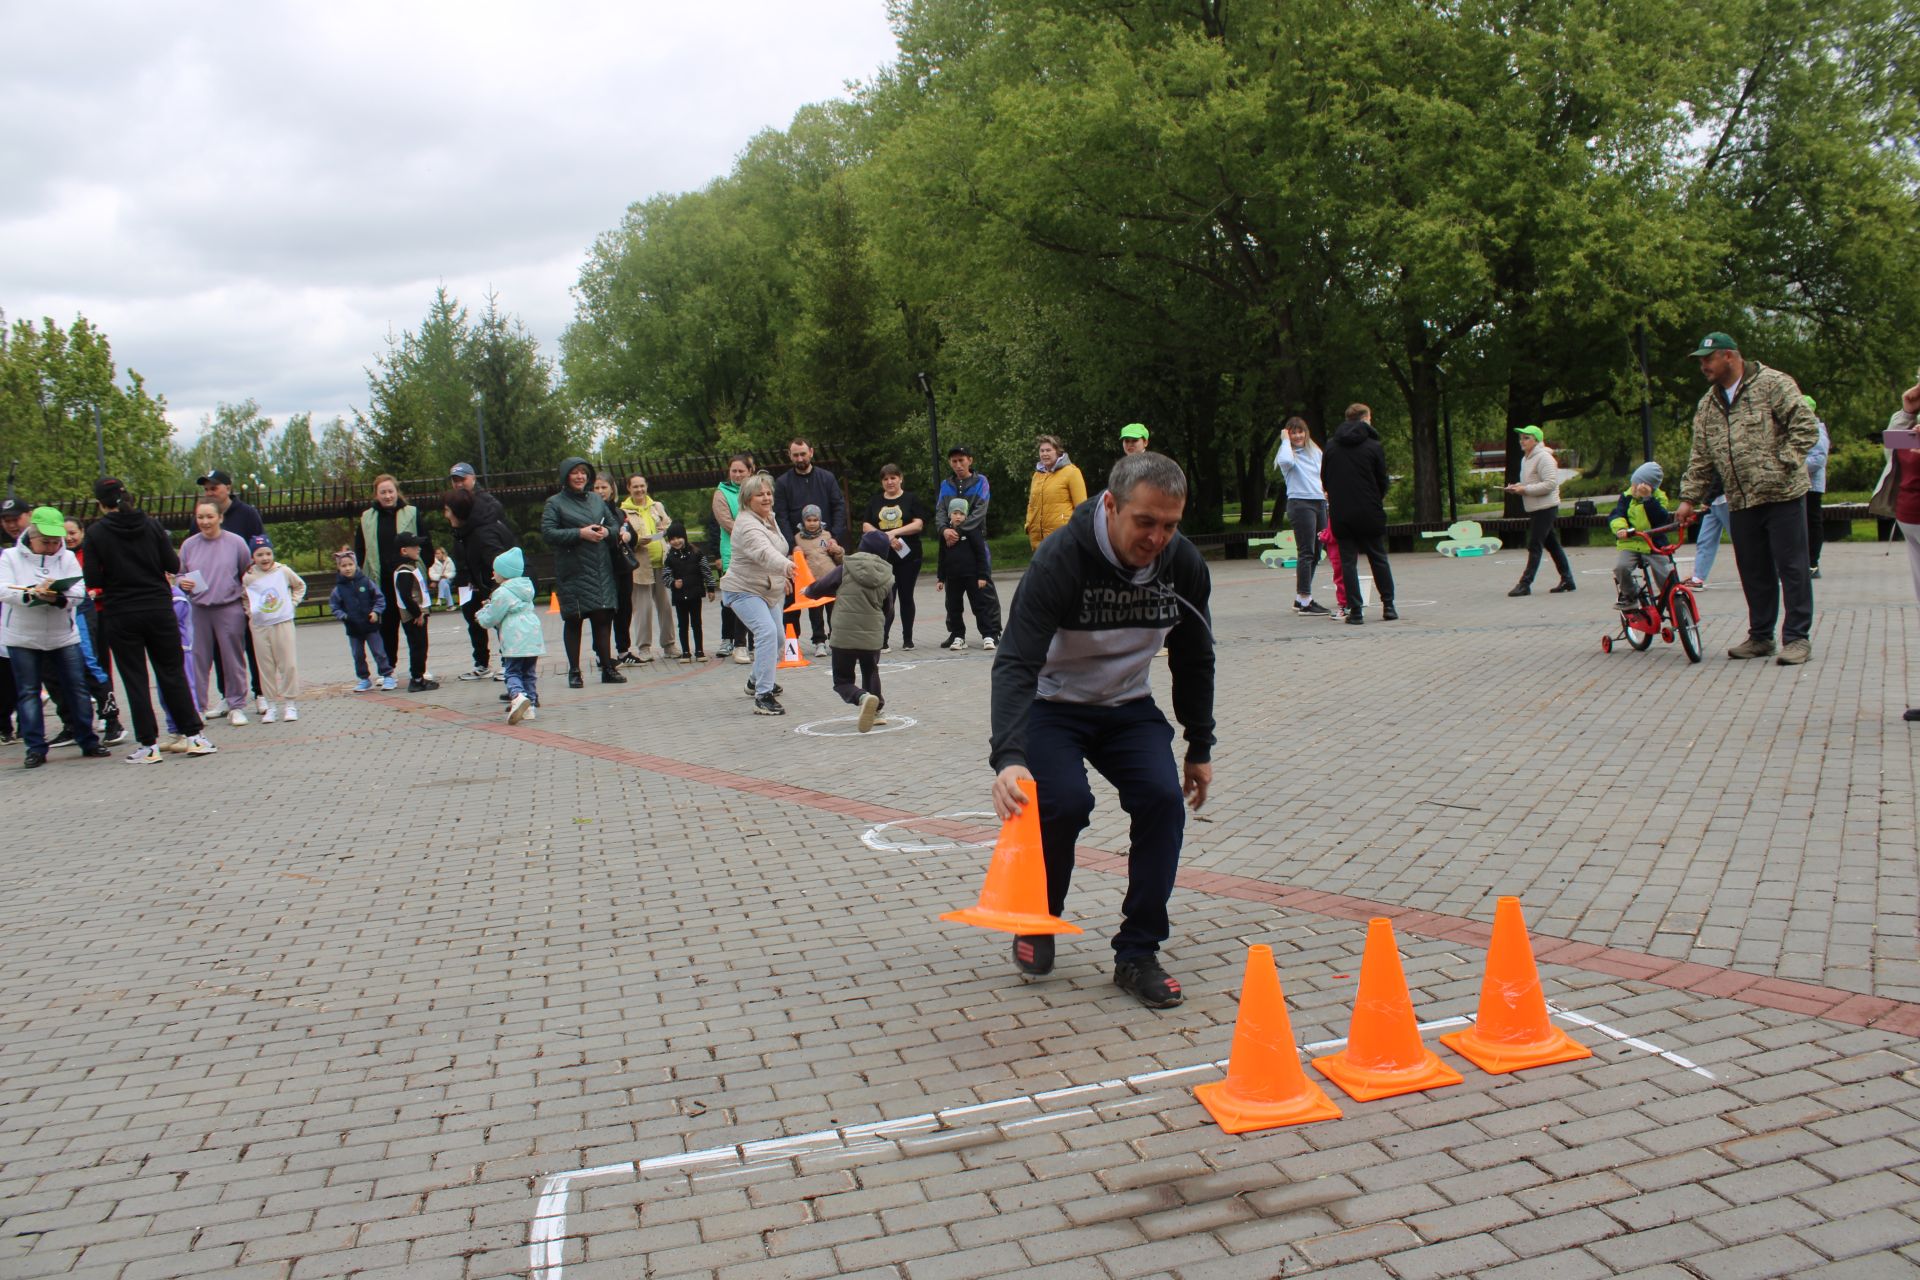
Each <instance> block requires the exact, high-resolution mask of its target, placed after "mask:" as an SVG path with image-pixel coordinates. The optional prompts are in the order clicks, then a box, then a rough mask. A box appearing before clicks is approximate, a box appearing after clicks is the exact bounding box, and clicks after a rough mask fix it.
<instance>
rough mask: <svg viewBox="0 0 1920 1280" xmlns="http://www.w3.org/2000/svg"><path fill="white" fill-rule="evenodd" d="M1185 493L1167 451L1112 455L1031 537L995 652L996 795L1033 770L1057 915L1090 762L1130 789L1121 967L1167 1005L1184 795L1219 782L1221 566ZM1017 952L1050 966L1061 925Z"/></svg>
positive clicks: (1081, 818) (1125, 978)
mask: <svg viewBox="0 0 1920 1280" xmlns="http://www.w3.org/2000/svg"><path fill="white" fill-rule="evenodd" d="M1186 503H1187V478H1186V475H1185V474H1184V473H1183V472H1182V471H1181V470H1180V467H1179V464H1178V463H1176V462H1174V461H1173V460H1172V459H1171V458H1168V457H1166V456H1165V455H1164V454H1158V453H1136V454H1130V455H1128V456H1127V457H1124V458H1122V459H1121V460H1120V461H1119V462H1117V463H1115V464H1114V467H1113V471H1112V473H1111V474H1110V475H1109V477H1108V479H1107V489H1106V491H1105V492H1103V493H1100V494H1098V495H1096V496H1094V497H1092V498H1090V499H1088V500H1087V501H1086V502H1083V503H1081V504H1080V506H1079V507H1077V508H1075V510H1074V513H1073V518H1072V519H1071V520H1069V521H1068V522H1067V526H1066V529H1065V531H1064V536H1058V535H1057V536H1055V537H1051V538H1048V539H1047V540H1046V541H1045V542H1042V543H1041V544H1040V547H1039V549H1038V550H1036V551H1035V552H1034V555H1033V562H1032V563H1031V564H1030V565H1029V566H1028V567H1027V572H1026V576H1025V577H1024V578H1022V579H1021V582H1020V587H1019V590H1018V592H1017V593H1016V594H1015V596H1014V601H1013V607H1012V609H1011V610H1010V623H1009V625H1008V627H1007V630H1006V631H1005V632H1004V634H1003V635H1002V637H1001V642H1000V652H999V653H998V654H997V655H996V656H995V659H994V664H993V698H992V718H993V737H992V745H991V755H990V757H989V759H990V762H991V764H992V766H993V769H994V771H995V774H996V776H995V778H994V782H993V805H994V808H995V810H997V811H998V812H999V814H1000V817H1001V818H1002V820H1005V819H1006V818H1008V817H1011V816H1012V815H1013V814H1014V813H1015V812H1017V811H1018V810H1019V809H1021V808H1022V807H1024V804H1025V801H1024V799H1023V797H1022V795H1021V792H1020V789H1019V785H1018V780H1019V779H1021V778H1031V779H1033V781H1034V785H1035V790H1036V793H1037V795H1038V797H1039V805H1040V841H1041V845H1042V847H1043V848H1044V850H1045V853H1046V863H1047V899H1048V908H1049V910H1051V911H1052V912H1053V913H1054V914H1055V915H1058V914H1059V913H1060V911H1061V910H1062V908H1063V907H1064V906H1065V905H1066V898H1067V887H1068V884H1069V882H1070V881H1071V879H1072V876H1073V849H1074V844H1075V842H1076V841H1078V839H1079V837H1080V833H1081V832H1082V831H1084V830H1086V827H1087V822H1088V820H1089V819H1090V818H1091V817H1092V816H1093V792H1092V790H1091V789H1090V788H1089V787H1088V786H1087V769H1086V767H1087V765H1089V764H1091V765H1092V766H1093V767H1094V768H1095V769H1097V770H1099V771H1100V774H1101V776H1102V777H1104V778H1106V779H1107V781H1108V782H1111V783H1112V784H1113V785H1114V787H1115V789H1116V790H1118V791H1119V793H1120V807H1121V808H1123V809H1125V810H1126V811H1127V814H1128V816H1129V817H1130V818H1131V819H1132V836H1131V842H1130V844H1131V847H1130V852H1129V854H1128V863H1127V896H1126V900H1125V902H1124V903H1123V904H1122V906H1121V915H1122V917H1123V918H1122V921H1121V925H1120V930H1119V932H1118V933H1116V934H1115V935H1114V937H1113V951H1114V972H1113V980H1114V983H1115V985H1117V986H1119V987H1120V988H1121V990H1123V991H1126V992H1128V993H1129V994H1131V995H1133V996H1134V997H1135V998H1137V999H1138V1000H1139V1001H1140V1002H1141V1003H1143V1004H1145V1005H1147V1006H1148V1007H1150V1008H1155V1009H1165V1008H1171V1007H1172V1006H1174V1005H1177V1004H1179V1003H1180V1001H1181V994H1180V984H1179V983H1178V982H1176V981H1175V980H1174V979H1173V978H1171V977H1169V976H1168V975H1167V973H1166V971H1165V970H1164V969H1162V968H1161V967H1160V963H1159V960H1158V952H1159V949H1160V944H1161V943H1162V942H1164V941H1166V939H1167V934H1168V932H1169V930H1168V923H1167V900H1168V898H1169V897H1171V896H1172V893H1173V878H1174V872H1175V871H1176V870H1177V869H1178V868H1179V865H1180V842H1181V837H1182V835H1183V828H1184V826H1185V822H1186V817H1185V814H1184V813H1182V812H1181V801H1182V797H1183V795H1184V797H1185V799H1186V801H1187V803H1190V804H1191V805H1192V806H1193V807H1194V808H1195V809H1198V808H1199V807H1200V806H1201V805H1203V804H1205V803H1206V799H1207V789H1208V787H1209V786H1210V785H1211V784H1212V782H1213V765H1212V758H1213V631H1212V624H1211V619H1210V618H1209V617H1208V613H1207V603H1208V598H1209V596H1210V595H1211V593H1212V579H1211V577H1210V576H1209V575H1208V572H1207V565H1206V561H1205V560H1203V559H1202V558H1201V556H1200V552H1199V549H1198V548H1196V547H1195V546H1194V545H1193V544H1192V543H1191V542H1188V541H1187V540H1186V539H1185V538H1183V537H1181V536H1180V532H1179V526H1180V517H1181V516H1182V515H1183V514H1184V513H1185V510H1186ZM1162 647H1165V649H1166V650H1167V662H1168V666H1169V668H1170V670H1171V672H1172V676H1173V713H1174V716H1175V717H1176V718H1177V719H1178V720H1179V721H1180V723H1181V725H1182V726H1183V727H1184V728H1185V730H1186V740H1187V748H1186V763H1185V766H1184V769H1183V770H1182V772H1180V773H1176V772H1175V770H1174V764H1173V753H1172V752H1171V751H1170V750H1169V748H1170V747H1171V746H1172V743H1173V726H1172V725H1170V724H1168V723H1167V718H1166V716H1165V715H1164V714H1163V713H1162V712H1161V710H1160V708H1159V707H1157V706H1155V705H1154V701H1153V696H1152V692H1151V690H1150V689H1149V688H1148V683H1147V675H1148V670H1149V668H1150V667H1151V665H1152V663H1153V659H1154V657H1155V655H1156V654H1158V653H1159V651H1160V649H1161V648H1162ZM1013 956H1014V962H1015V963H1016V964H1017V965H1019V967H1020V969H1021V971H1022V972H1024V973H1029V974H1036V975H1037V974H1044V973H1048V972H1051V971H1052V969H1053V938H1052V937H1051V936H1045V935H1039V936H1029V935H1022V936H1020V937H1017V938H1015V939H1014V944H1013Z"/></svg>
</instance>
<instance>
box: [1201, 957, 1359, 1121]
mask: <svg viewBox="0 0 1920 1280" xmlns="http://www.w3.org/2000/svg"><path fill="white" fill-rule="evenodd" d="M1193 1093H1194V1096H1195V1097H1196V1098H1198V1099H1200V1105H1201V1106H1203V1107H1205V1108H1206V1109H1207V1111H1208V1112H1209V1113H1210V1114H1211V1115H1212V1116H1213V1119H1214V1122H1215V1123H1216V1124H1218V1125H1219V1126H1220V1127H1221V1128H1222V1129H1224V1130H1226V1131H1227V1132H1228V1133H1250V1132H1252V1131H1253V1130H1255V1129H1277V1128H1279V1127H1280V1126H1282V1125H1289V1124H1309V1123H1311V1122H1312V1121H1315V1120H1338V1119H1339V1118H1340V1108H1339V1107H1337V1106H1335V1105H1334V1104H1333V1099H1331V1098H1329V1097H1328V1096H1327V1093H1326V1090H1324V1089H1322V1088H1321V1087H1320V1086H1319V1085H1317V1084H1315V1083H1314V1082H1313V1081H1311V1080H1309V1079H1307V1073H1306V1071H1305V1070H1303V1069H1302V1068H1301V1066H1300V1054H1299V1051H1298V1050H1296V1049H1295V1048H1294V1045H1293V1023H1292V1021H1291V1020H1290V1019H1288V1017H1287V1001H1286V997H1285V996H1284V995H1282V994H1281V992H1280V973H1279V971H1278V970H1277V969H1275V968H1274V964H1273V948H1272V947H1269V946H1266V945H1264V944H1258V945H1255V946H1251V947H1248V948H1247V973H1246V977H1245V978H1244V979H1243V980H1242V981H1241V984H1240V1016H1239V1018H1238V1019H1237V1020H1236V1021H1235V1022H1234V1024H1233V1056H1232V1057H1230V1058H1229V1059H1228V1060H1227V1078H1226V1079H1225V1080H1221V1081H1217V1082H1214V1083H1209V1084H1203V1085H1201V1086H1200V1087H1199V1088H1197V1089H1195V1090H1194V1091H1193Z"/></svg>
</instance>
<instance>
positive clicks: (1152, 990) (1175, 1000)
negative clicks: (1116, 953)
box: [1113, 956, 1186, 1009]
mask: <svg viewBox="0 0 1920 1280" xmlns="http://www.w3.org/2000/svg"><path fill="white" fill-rule="evenodd" d="M1113 985H1114V986H1116V987H1118V988H1120V989H1121V990H1122V991H1124V992H1126V993H1127V994H1128V995H1130V996H1132V997H1133V998H1134V999H1136V1000H1138V1001H1139V1002H1140V1003H1141V1004H1143V1005H1145V1006H1147V1008H1149V1009H1171V1008H1173V1007H1174V1006H1175V1005H1177V1004H1179V1003H1180V1002H1181V1001H1182V1000H1184V999H1186V997H1185V996H1183V995H1181V994H1180V984H1179V983H1178V982H1177V981H1175V980H1174V979H1172V978H1170V977H1168V976H1167V971H1166V970H1165V969H1162V968H1161V967H1160V961H1159V960H1157V959H1155V958H1154V957H1153V956H1132V957H1130V958H1128V959H1125V960H1117V961H1115V962H1114V965H1113Z"/></svg>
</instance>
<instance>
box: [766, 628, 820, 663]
mask: <svg viewBox="0 0 1920 1280" xmlns="http://www.w3.org/2000/svg"><path fill="white" fill-rule="evenodd" d="M812 665H813V664H812V663H811V662H808V661H807V655H806V654H805V653H802V652H801V650H800V637H799V636H797V635H795V634H794V633H793V624H792V623H791V622H789V623H788V624H787V637H786V639H784V640H782V641H781V642H780V661H778V662H776V663H775V664H774V670H776V671H790V670H792V669H793V668H794V667H810V666H812Z"/></svg>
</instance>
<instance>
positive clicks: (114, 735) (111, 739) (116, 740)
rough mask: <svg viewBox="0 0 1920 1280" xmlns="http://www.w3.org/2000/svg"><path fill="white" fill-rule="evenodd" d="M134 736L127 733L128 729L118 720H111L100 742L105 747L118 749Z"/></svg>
mask: <svg viewBox="0 0 1920 1280" xmlns="http://www.w3.org/2000/svg"><path fill="white" fill-rule="evenodd" d="M132 736H133V735H132V734H130V733H128V732H127V727H126V726H125V725H123V724H121V723H120V722H119V721H118V720H109V721H107V731H106V732H105V733H103V734H101V735H100V741H101V743H102V744H103V745H105V746H109V747H117V746H119V745H120V744H121V743H123V742H125V741H126V740H127V739H128V738H130V737H132Z"/></svg>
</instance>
